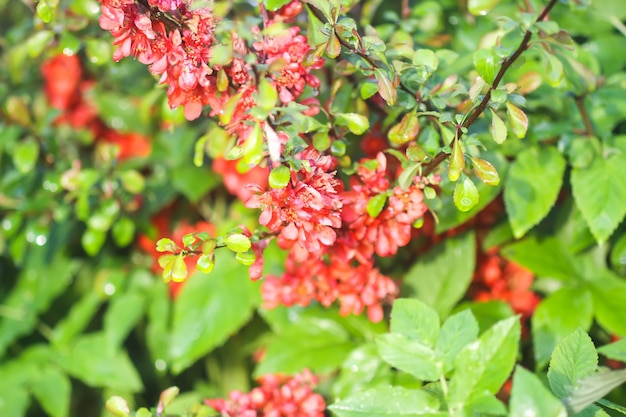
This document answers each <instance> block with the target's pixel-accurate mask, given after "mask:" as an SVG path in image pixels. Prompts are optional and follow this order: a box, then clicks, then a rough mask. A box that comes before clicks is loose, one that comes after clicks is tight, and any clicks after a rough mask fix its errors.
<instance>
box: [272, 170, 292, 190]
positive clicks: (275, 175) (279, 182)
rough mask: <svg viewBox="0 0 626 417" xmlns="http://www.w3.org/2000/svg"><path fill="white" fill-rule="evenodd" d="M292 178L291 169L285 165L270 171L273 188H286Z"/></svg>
mask: <svg viewBox="0 0 626 417" xmlns="http://www.w3.org/2000/svg"><path fill="white" fill-rule="evenodd" d="M290 180H291V170H290V169H289V168H288V167H286V166H285V165H279V166H277V167H276V168H274V169H272V171H271V172H270V176H269V184H270V187H272V188H285V187H286V186H287V184H289V181H290Z"/></svg>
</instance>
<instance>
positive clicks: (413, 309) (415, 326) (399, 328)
mask: <svg viewBox="0 0 626 417" xmlns="http://www.w3.org/2000/svg"><path fill="white" fill-rule="evenodd" d="M391 332H392V333H398V334H401V335H403V336H406V337H407V338H408V339H414V340H417V341H419V342H420V343H422V344H423V345H425V346H429V347H433V346H435V342H436V341H437V339H438V338H439V316H438V315H437V313H436V312H435V311H434V310H433V309H432V308H430V307H428V306H427V305H426V304H424V303H422V302H421V301H419V300H411V299H408V298H400V299H398V300H396V301H395V302H394V303H393V308H392V309H391Z"/></svg>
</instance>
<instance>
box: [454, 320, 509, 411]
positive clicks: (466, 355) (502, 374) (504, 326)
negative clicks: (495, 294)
mask: <svg viewBox="0 0 626 417" xmlns="http://www.w3.org/2000/svg"><path fill="white" fill-rule="evenodd" d="M520 333H521V332H520V322H519V317H517V316H515V317H511V318H508V319H505V320H501V321H499V322H498V323H496V324H495V325H493V326H492V327H491V328H489V329H488V330H487V331H486V332H484V333H483V334H482V335H481V336H480V337H479V338H478V340H477V341H475V342H473V343H470V344H469V345H467V346H466V347H465V348H464V349H463V350H461V352H460V353H459V355H458V356H457V358H456V360H455V362H454V368H455V372H454V375H453V376H452V378H451V380H450V395H449V398H448V404H449V405H450V406H452V407H455V408H459V407H460V406H461V405H462V404H465V403H467V402H471V400H472V399H473V398H474V397H480V396H482V395H484V393H485V392H486V391H487V392H490V393H492V394H495V393H496V392H498V390H499V389H500V387H501V386H502V384H504V382H505V381H506V380H507V378H508V377H509V375H510V373H511V370H512V369H513V366H514V365H515V358H516V356H517V350H518V343H519V339H520Z"/></svg>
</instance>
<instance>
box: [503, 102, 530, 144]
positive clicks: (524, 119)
mask: <svg viewBox="0 0 626 417" xmlns="http://www.w3.org/2000/svg"><path fill="white" fill-rule="evenodd" d="M506 110H507V114H508V115H509V119H508V120H509V125H510V126H511V131H512V132H513V134H514V135H515V136H517V137H518V138H519V139H522V138H524V137H525V136H526V132H527V131H528V116H526V113H524V111H523V110H522V109H520V108H519V107H517V106H516V105H514V104H511V103H510V102H508V101H507V102H506Z"/></svg>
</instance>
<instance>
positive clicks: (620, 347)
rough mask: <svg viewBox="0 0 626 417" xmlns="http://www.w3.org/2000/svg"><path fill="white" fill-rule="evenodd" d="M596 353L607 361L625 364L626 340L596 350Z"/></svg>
mask: <svg viewBox="0 0 626 417" xmlns="http://www.w3.org/2000/svg"><path fill="white" fill-rule="evenodd" d="M598 352H600V353H601V354H602V355H604V356H606V357H607V358H609V359H613V360H616V361H621V362H626V338H625V339H620V340H618V341H617V342H613V343H610V344H608V345H604V346H602V347H600V348H598Z"/></svg>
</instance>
